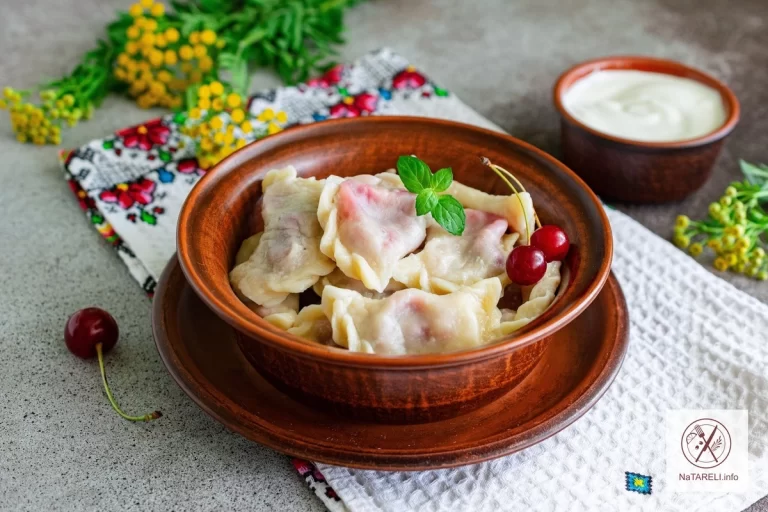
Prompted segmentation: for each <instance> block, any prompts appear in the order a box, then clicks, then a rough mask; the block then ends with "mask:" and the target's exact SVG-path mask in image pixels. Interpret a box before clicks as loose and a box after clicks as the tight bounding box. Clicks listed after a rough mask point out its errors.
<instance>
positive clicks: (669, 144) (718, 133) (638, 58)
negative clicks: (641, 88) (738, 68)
mask: <svg viewBox="0 0 768 512" xmlns="http://www.w3.org/2000/svg"><path fill="white" fill-rule="evenodd" d="M609 63H612V64H618V65H617V66H616V67H609V68H603V67H601V65H605V64H609ZM638 65H646V66H660V67H662V68H665V70H659V69H656V70H654V71H652V72H654V73H661V74H665V75H673V76H682V77H684V78H689V79H691V80H695V81H697V82H700V83H702V84H704V85H707V86H709V87H712V88H714V89H716V90H717V91H718V92H719V93H720V97H721V98H722V100H723V103H725V105H726V106H727V108H728V111H729V112H728V117H727V118H726V120H725V123H723V124H722V125H721V126H720V127H719V128H717V129H716V130H714V131H712V132H709V133H706V134H704V135H701V136H699V137H694V138H692V139H683V140H676V141H664V142H649V141H638V140H634V139H626V138H624V137H618V136H615V135H610V134H608V133H605V132H602V131H600V130H596V129H594V128H592V127H590V126H587V125H586V124H584V123H583V122H581V121H579V120H578V119H576V118H575V117H574V116H573V115H571V113H570V112H568V110H567V109H566V108H565V106H564V105H563V95H564V94H565V93H566V92H567V91H568V89H570V87H571V86H572V85H573V84H574V83H576V82H577V81H579V80H581V79H582V78H584V77H586V76H587V75H589V74H591V73H593V72H595V71H600V70H603V69H611V70H616V69H626V70H636V69H637V68H636V67H635V66H638ZM671 69H676V70H678V71H679V72H681V73H682V74H679V75H676V74H674V73H668V72H666V71H667V70H671ZM552 96H553V101H554V104H555V108H556V109H557V111H558V113H559V114H560V116H561V117H562V118H563V119H565V120H566V121H568V122H569V123H571V124H572V125H575V126H577V127H579V128H581V129H582V130H584V131H586V132H588V133H590V134H592V135H594V136H595V137H598V138H600V139H605V140H609V141H612V142H616V143H619V144H624V145H627V146H634V147H638V148H652V149H687V148H696V147H700V146H704V145H706V144H710V143H712V142H716V141H718V140H720V139H722V138H724V137H726V136H727V135H728V134H729V133H731V132H732V131H733V129H734V128H735V127H736V124H738V122H739V117H740V115H741V107H740V105H739V100H738V98H736V95H735V94H734V93H733V91H732V90H731V88H730V87H728V86H727V85H726V84H725V83H723V82H722V81H720V80H718V79H717V78H715V77H714V76H712V75H710V74H708V73H705V72H704V71H701V70H699V69H696V68H693V67H690V66H687V65H685V64H683V63H682V62H678V61H675V60H671V59H663V58H659V57H649V56H645V55H610V56H606V57H598V58H595V59H590V60H585V61H583V62H580V63H578V64H576V65H574V66H572V67H571V68H569V69H567V70H565V71H564V72H563V73H562V74H561V75H560V76H559V77H558V79H557V81H556V82H555V86H554V87H553V90H552Z"/></svg>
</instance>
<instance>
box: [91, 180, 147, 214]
mask: <svg viewBox="0 0 768 512" xmlns="http://www.w3.org/2000/svg"><path fill="white" fill-rule="evenodd" d="M154 191H155V182H154V181H152V180H148V179H146V178H141V179H139V180H138V181H135V182H133V183H121V184H119V185H116V186H115V187H113V188H111V189H109V190H104V191H102V192H101V194H99V199H101V200H102V201H104V202H105V203H117V204H119V205H120V207H121V208H122V209H124V210H127V209H128V208H130V207H131V206H133V205H134V204H136V203H139V204H140V205H143V206H146V205H148V204H149V203H151V202H152V199H153V193H154Z"/></svg>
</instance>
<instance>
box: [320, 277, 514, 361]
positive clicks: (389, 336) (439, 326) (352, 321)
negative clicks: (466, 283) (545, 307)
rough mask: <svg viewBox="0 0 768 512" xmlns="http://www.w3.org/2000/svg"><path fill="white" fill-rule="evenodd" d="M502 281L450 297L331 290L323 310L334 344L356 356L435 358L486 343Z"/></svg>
mask: <svg viewBox="0 0 768 512" xmlns="http://www.w3.org/2000/svg"><path fill="white" fill-rule="evenodd" d="M500 296H501V281H499V279H497V278H495V277H494V278H490V279H486V280H484V281H480V282H479V283H476V284H474V285H473V286H471V287H464V288H461V289H460V290H458V291H456V292H453V293H450V294H448V295H434V294H432V293H427V292H425V291H422V290H415V289H407V290H401V291H398V292H395V293H393V294H392V295H390V296H389V297H387V298H385V299H367V298H365V297H363V296H362V295H360V294H359V293H357V292H355V291H352V290H344V289H342V288H336V287H335V286H327V287H326V288H325V290H323V298H322V307H323V311H324V313H325V316H326V317H328V318H329V319H330V321H331V327H332V329H333V340H334V341H335V342H336V343H337V344H338V345H341V346H342V347H347V348H348V349H349V350H351V351H353V352H369V353H375V354H385V355H402V354H434V353H441V352H452V351H456V350H465V349H471V348H475V347H478V346H480V345H483V344H484V343H485V342H486V341H488V340H489V339H490V338H491V337H492V335H493V332H494V328H495V327H496V326H497V325H498V323H499V319H500V316H501V313H500V312H499V309H498V308H497V307H496V304H497V303H498V301H499V297H500Z"/></svg>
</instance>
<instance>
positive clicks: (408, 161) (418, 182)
mask: <svg viewBox="0 0 768 512" xmlns="http://www.w3.org/2000/svg"><path fill="white" fill-rule="evenodd" d="M397 173H398V174H399V175H400V179H401V180H402V181H403V185H405V189H406V190H407V191H408V192H413V193H414V194H418V193H419V192H421V191H422V190H424V189H425V188H430V187H431V186H432V180H431V179H432V172H431V171H430V170H429V167H428V166H427V164H425V163H424V162H422V161H421V160H419V159H418V158H416V157H415V156H406V155H403V156H401V157H400V158H398V159H397Z"/></svg>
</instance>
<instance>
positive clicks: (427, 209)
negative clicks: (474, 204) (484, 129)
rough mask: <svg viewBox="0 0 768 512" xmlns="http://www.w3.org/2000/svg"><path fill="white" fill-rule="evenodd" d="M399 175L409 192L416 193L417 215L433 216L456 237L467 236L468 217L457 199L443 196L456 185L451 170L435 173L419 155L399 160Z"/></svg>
mask: <svg viewBox="0 0 768 512" xmlns="http://www.w3.org/2000/svg"><path fill="white" fill-rule="evenodd" d="M397 173H398V174H399V175H400V179H401V180H402V182H403V185H405V189H406V190H407V191H408V192H411V193H413V194H416V215H418V216H421V215H426V214H428V213H431V214H432V218H433V219H435V221H436V222H437V223H438V224H440V225H441V226H442V227H443V229H445V230H446V231H447V232H449V233H450V234H452V235H456V236H459V235H461V234H462V233H464V227H465V225H466V220H467V219H466V215H465V214H464V207H463V206H462V205H461V203H459V202H458V201H457V200H456V198H454V197H453V196H450V195H448V194H441V192H445V191H446V190H448V187H450V186H451V183H453V171H452V170H451V168H450V167H446V168H443V169H440V170H439V171H437V172H435V173H434V174H433V173H432V170H431V169H430V168H429V166H428V165H427V164H426V163H424V162H423V161H422V160H420V159H418V158H416V157H415V156H407V155H403V156H401V157H400V158H398V159H397Z"/></svg>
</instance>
